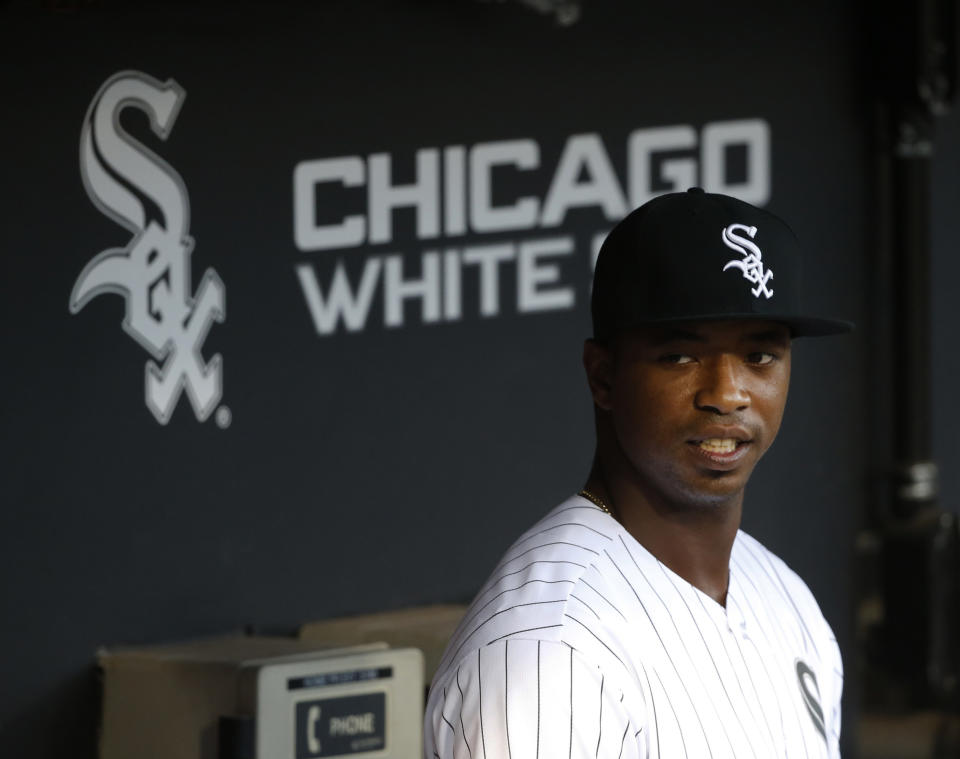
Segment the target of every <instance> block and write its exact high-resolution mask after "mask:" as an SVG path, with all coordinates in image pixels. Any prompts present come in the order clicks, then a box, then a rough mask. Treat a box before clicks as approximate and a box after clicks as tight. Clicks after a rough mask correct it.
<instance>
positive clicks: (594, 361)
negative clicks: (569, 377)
mask: <svg viewBox="0 0 960 759" xmlns="http://www.w3.org/2000/svg"><path fill="white" fill-rule="evenodd" d="M583 368H584V371H585V372H586V373H587V384H588V385H590V394H591V395H592V396H593V403H594V405H595V406H596V407H597V408H599V409H601V410H603V411H609V410H610V408H611V406H612V403H611V385H612V383H613V354H612V352H611V350H610V348H608V347H607V346H606V345H603V344H601V343H598V342H597V341H596V340H593V339H592V338H591V339H587V340H585V341H584V343H583Z"/></svg>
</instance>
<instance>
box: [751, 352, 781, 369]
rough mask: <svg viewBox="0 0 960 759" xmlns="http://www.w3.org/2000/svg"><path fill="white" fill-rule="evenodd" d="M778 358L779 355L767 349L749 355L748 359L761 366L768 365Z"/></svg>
mask: <svg viewBox="0 0 960 759" xmlns="http://www.w3.org/2000/svg"><path fill="white" fill-rule="evenodd" d="M776 360H777V357H776V356H775V355H774V354H772V353H767V352H766V351H756V352H754V353H751V354H749V355H748V356H747V361H748V362H750V363H751V364H757V365H759V366H767V365H768V364H772V363H773V362H774V361H776Z"/></svg>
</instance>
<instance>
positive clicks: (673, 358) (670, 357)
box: [660, 353, 693, 364]
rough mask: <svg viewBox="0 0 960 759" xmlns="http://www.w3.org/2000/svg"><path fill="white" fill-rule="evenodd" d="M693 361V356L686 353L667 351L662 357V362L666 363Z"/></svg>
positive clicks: (687, 362)
mask: <svg viewBox="0 0 960 759" xmlns="http://www.w3.org/2000/svg"><path fill="white" fill-rule="evenodd" d="M692 361H693V356H688V355H687V354H686V353H665V354H664V355H662V356H661V357H660V362H661V363H664V364H689V363H691V362H692Z"/></svg>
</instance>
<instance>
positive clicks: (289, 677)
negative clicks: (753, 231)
mask: <svg viewBox="0 0 960 759" xmlns="http://www.w3.org/2000/svg"><path fill="white" fill-rule="evenodd" d="M97 658H98V663H99V666H100V669H101V672H102V677H103V713H102V721H101V731H100V759H131V758H132V757H136V759H321V758H323V759H328V758H329V759H335V758H336V757H350V758H351V759H374V758H376V759H408V758H409V757H419V755H420V753H421V751H422V748H421V746H422V736H421V731H422V721H423V654H422V653H421V652H420V651H419V650H417V649H413V648H406V649H396V648H389V647H388V646H387V645H386V644H385V643H382V642H381V643H369V644H364V645H358V646H351V647H347V648H337V649H320V648H319V647H318V646H317V645H316V644H308V643H305V642H303V641H298V640H295V639H292V638H272V637H262V636H256V637H228V638H215V639H209V640H203V641H191V642H187V643H183V644H174V645H167V646H152V647H135V648H125V649H117V650H102V651H100V652H99V654H98V657H97ZM221 717H226V718H234V720H233V721H234V722H235V721H236V718H241V720H242V721H244V722H246V723H247V725H248V726H249V727H251V728H252V729H251V730H249V731H248V732H249V740H246V741H244V742H243V743H242V744H236V743H233V742H232V743H231V746H230V748H231V751H232V752H233V756H228V755H224V754H223V750H224V746H223V745H221V744H220V741H219V737H220V722H221Z"/></svg>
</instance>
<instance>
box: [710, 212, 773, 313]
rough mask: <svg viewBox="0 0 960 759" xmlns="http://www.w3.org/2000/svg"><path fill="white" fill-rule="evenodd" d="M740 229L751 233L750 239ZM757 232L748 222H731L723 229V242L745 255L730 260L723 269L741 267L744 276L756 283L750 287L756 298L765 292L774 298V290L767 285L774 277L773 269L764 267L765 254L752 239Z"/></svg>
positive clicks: (768, 296)
mask: <svg viewBox="0 0 960 759" xmlns="http://www.w3.org/2000/svg"><path fill="white" fill-rule="evenodd" d="M738 231H743V232H746V233H747V234H748V235H750V239H748V238H746V237H741V236H740V235H738V234H737V232H738ZM756 234H757V228H756V227H748V226H747V225H746V224H731V225H730V226H728V227H727V228H726V229H724V230H723V232H722V233H721V235H720V236H721V238H722V239H723V244H724V245H726V246H727V247H728V248H730V249H731V250H735V251H737V253H739V254H740V255H741V256H743V260H742V261H739V260H737V259H736V258H735V259H733V260H732V261H728V262H727V264H726V266H724V267H723V270H724V271H726V270H727V269H731V268H734V269H740V271H741V272H743V278H744V279H745V280H747V281H748V282H750V283H752V284H754V285H756V287H752V288H750V292H752V293H753V295H754V297H755V298H759V297H760V293H763V294H764V295H765V296H766V297H767V298H772V297H773V290H771V289H769V288H768V287H767V282H769V281H770V280H771V279H773V270H772V269H766V268H764V265H763V254H762V253H761V252H760V248H759V247H757V245H756V243H754V242H753V240H752V238H753V237H754V236H755V235H756Z"/></svg>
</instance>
